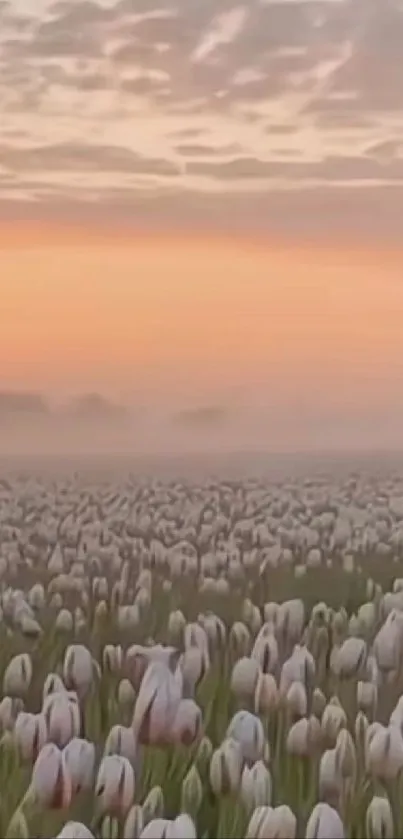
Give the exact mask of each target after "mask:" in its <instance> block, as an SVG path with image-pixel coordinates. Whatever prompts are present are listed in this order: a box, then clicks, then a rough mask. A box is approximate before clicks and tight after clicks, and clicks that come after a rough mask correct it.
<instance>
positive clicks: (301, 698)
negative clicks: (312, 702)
mask: <svg viewBox="0 0 403 839" xmlns="http://www.w3.org/2000/svg"><path fill="white" fill-rule="evenodd" d="M286 703H287V707H288V708H289V711H290V713H291V714H292V716H293V717H294V718H295V717H297V718H298V717H304V716H305V715H306V712H307V710H308V700H307V695H306V689H305V685H303V684H302V682H292V684H291V685H290V687H289V688H288V691H287V695H286Z"/></svg>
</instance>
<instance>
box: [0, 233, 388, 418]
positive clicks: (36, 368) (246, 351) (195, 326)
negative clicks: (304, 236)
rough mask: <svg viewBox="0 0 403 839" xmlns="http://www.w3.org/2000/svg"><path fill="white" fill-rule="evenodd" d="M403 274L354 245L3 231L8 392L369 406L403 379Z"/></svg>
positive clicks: (1, 332) (1, 383) (1, 349)
mask: <svg viewBox="0 0 403 839" xmlns="http://www.w3.org/2000/svg"><path fill="white" fill-rule="evenodd" d="M101 245H102V246H101ZM402 265H403V256H402V254H401V253H399V252H397V251H384V250H378V251H376V250H373V251H372V252H367V253H365V252H364V251H363V250H362V249H360V248H356V249H352V248H351V247H350V246H348V247H347V246H346V247H345V248H344V249H340V248H337V249H336V248H335V247H333V248H331V247H328V248H324V247H320V248H315V247H314V246H313V245H308V244H305V245H303V244H300V245H298V244H297V245H296V246H295V247H293V246H291V244H287V243H285V242H283V243H281V242H280V243H274V244H268V243H265V242H263V241H259V240H253V239H251V238H250V237H249V238H245V239H242V238H239V237H238V238H231V237H228V236H227V237H219V236H216V237H211V236H202V235H200V236H194V237H180V236H179V235H178V234H176V235H172V236H171V237H169V236H165V237H158V236H151V235H140V236H137V237H136V238H135V239H134V240H133V239H132V238H129V237H127V238H125V237H122V236H121V237H119V236H116V237H114V236H110V237H108V236H106V237H105V236H104V235H103V234H102V235H101V236H98V235H97V234H96V233H95V232H94V231H93V232H92V233H90V234H89V235H88V236H86V235H85V233H80V232H79V231H74V230H72V229H70V230H67V231H66V232H64V231H63V229H58V228H54V229H48V231H47V232H46V231H42V230H41V229H40V228H35V226H33V227H32V228H31V229H26V230H25V233H24V231H22V230H21V229H20V230H19V231H16V230H14V228H10V229H9V231H8V232H7V228H6V227H3V228H2V229H1V228H0V289H1V326H0V389H6V388H7V389H29V390H40V391H44V392H45V393H47V394H49V395H51V396H52V395H56V396H57V395H59V394H64V393H68V392H71V391H76V392H77V391H81V390H88V389H91V390H100V391H102V392H106V393H113V394H119V395H124V396H125V398H130V394H131V393H136V392H137V390H138V389H140V390H141V391H142V392H147V390H148V389H149V390H150V393H152V395H153V397H155V398H157V399H158V398H159V397H161V399H162V400H164V399H165V398H166V399H172V398H175V393H176V394H177V395H178V394H179V395H180V398H187V396H188V397H189V400H190V401H191V402H194V401H195V399H196V398H197V396H198V394H200V401H202V402H203V401H206V400H207V401H209V402H210V401H211V399H213V398H214V399H216V398H218V397H219V396H220V394H222V393H224V394H225V393H227V392H230V391H231V389H232V390H235V391H236V389H237V388H240V389H241V390H242V388H246V390H248V392H249V391H253V389H255V393H256V397H257V398H258V394H259V388H260V387H261V383H263V382H264V383H266V384H267V383H271V384H272V385H273V386H279V387H280V386H281V387H283V386H284V387H285V389H287V388H288V389H291V390H292V388H295V389H297V390H298V391H299V392H302V391H304V389H305V390H307V393H309V388H310V387H313V388H315V389H316V390H318V389H319V392H320V388H322V387H323V388H325V389H326V387H327V388H329V387H335V386H338V384H337V383H340V382H342V385H343V387H344V388H345V392H346V393H349V392H351V394H354V393H356V391H357V387H358V388H359V389H361V390H360V392H361V394H362V398H363V399H364V398H370V396H371V393H372V391H373V390H374V388H375V385H376V389H377V393H380V392H382V393H383V392H384V389H385V388H386V390H387V389H388V387H389V384H388V383H390V379H393V378H394V377H396V373H397V374H398V375H400V367H401V359H402V358H403V330H402V328H401V313H402V312H403V283H402ZM392 385H393V382H392ZM392 385H391V386H392ZM173 391H175V393H173ZM223 398H224V399H225V395H224V397H223Z"/></svg>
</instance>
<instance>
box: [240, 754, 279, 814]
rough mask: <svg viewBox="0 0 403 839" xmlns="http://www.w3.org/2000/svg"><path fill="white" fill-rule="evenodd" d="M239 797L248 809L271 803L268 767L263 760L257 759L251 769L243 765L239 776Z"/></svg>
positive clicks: (270, 783)
mask: <svg viewBox="0 0 403 839" xmlns="http://www.w3.org/2000/svg"><path fill="white" fill-rule="evenodd" d="M241 797H242V799H243V801H244V803H245V805H246V807H247V809H248V810H250V811H252V810H254V809H255V808H256V807H260V806H267V805H270V804H271V797H272V780H271V775H270V771H269V769H267V767H266V766H265V764H264V763H263V761H261V760H259V761H257V762H256V763H255V764H254V765H253V766H252V767H251V769H249V767H248V766H245V767H244V769H243V772H242V777H241Z"/></svg>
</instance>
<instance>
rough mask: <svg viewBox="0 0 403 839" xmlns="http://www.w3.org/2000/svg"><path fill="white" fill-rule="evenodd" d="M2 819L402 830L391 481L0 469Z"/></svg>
mask: <svg viewBox="0 0 403 839" xmlns="http://www.w3.org/2000/svg"><path fill="white" fill-rule="evenodd" d="M0 679H1V682H0V684H1V689H2V696H1V701H0V731H1V739H0V836H4V837H8V839H12V837H31V836H32V837H52V836H53V837H59V839H62V837H63V839H68V837H75V839H91V837H108V839H117V838H118V837H124V839H162V837H165V839H192V837H193V839H196V837H198V839H213V837H217V839H224V837H233V839H238V837H239V839H271V838H272V839H274V838H275V837H276V839H294V837H307V839H310V838H311V839H327V837H329V839H330V837H334V839H338V838H339V839H342V838H343V837H346V839H347V837H351V839H365V837H368V839H388V837H390V838H391V837H394V836H398V837H403V808H402V807H401V794H402V792H403V772H402V770H403V487H402V484H401V482H400V480H399V479H398V478H397V477H394V476H391V477H390V478H384V479H383V480H382V481H381V480H380V478H370V477H365V476H360V475H354V476H352V477H350V478H349V479H346V480H344V481H341V480H340V481H339V482H338V483H336V482H334V483H332V482H330V480H326V479H324V478H320V479H313V478H311V479H306V480H304V481H292V482H291V481H290V482H288V483H284V484H275V483H272V484H270V483H264V482H262V481H257V480H252V479H250V480H248V481H243V482H241V481H239V482H237V481H234V480H232V481H227V482H219V481H215V482H213V481H209V482H205V483H200V484H196V483H182V482H170V483H169V482H165V483H163V482H158V481H153V482H151V481H149V482H147V481H143V482H138V483H137V482H135V481H134V480H133V479H132V478H122V479H121V480H115V481H114V482H113V483H112V482H111V481H109V482H107V481H105V482H102V481H101V480H98V481H94V480H92V481H91V480H90V479H89V478H88V477H87V478H85V477H83V476H82V477H79V476H77V475H74V476H73V477H70V478H65V479H61V478H57V479H54V478H51V477H48V479H42V480H39V479H38V480H37V479H35V480H34V479H27V477H26V476H24V478H23V479H21V480H18V479H14V480H12V481H11V480H10V481H8V480H4V481H1V482H0Z"/></svg>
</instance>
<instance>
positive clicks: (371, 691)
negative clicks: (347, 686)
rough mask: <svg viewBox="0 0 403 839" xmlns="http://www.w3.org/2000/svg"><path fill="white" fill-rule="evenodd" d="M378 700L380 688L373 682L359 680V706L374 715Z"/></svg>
mask: <svg viewBox="0 0 403 839" xmlns="http://www.w3.org/2000/svg"><path fill="white" fill-rule="evenodd" d="M377 701H378V688H377V686H376V684H374V683H373V682H357V706H358V708H359V709H360V710H361V711H364V712H365V713H368V714H371V715H373V714H374V713H375V710H376V706H377Z"/></svg>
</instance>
